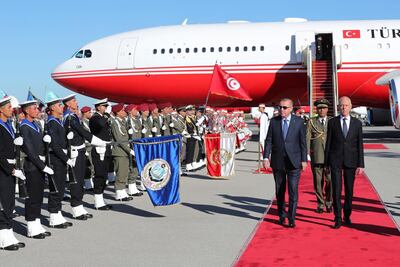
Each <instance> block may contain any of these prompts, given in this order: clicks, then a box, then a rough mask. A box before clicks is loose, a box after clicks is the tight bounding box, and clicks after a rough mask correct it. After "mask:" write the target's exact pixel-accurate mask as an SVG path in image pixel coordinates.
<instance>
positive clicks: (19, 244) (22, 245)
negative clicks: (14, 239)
mask: <svg viewBox="0 0 400 267" xmlns="http://www.w3.org/2000/svg"><path fill="white" fill-rule="evenodd" d="M15 245H17V246H18V247H19V248H24V247H25V243H23V242H18V243H17V244H15Z"/></svg>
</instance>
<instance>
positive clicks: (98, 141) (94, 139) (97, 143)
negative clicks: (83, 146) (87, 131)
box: [90, 135, 107, 147]
mask: <svg viewBox="0 0 400 267" xmlns="http://www.w3.org/2000/svg"><path fill="white" fill-rule="evenodd" d="M90 143H91V144H92V145H94V146H102V147H105V146H106V145H107V142H106V141H104V140H101V139H100V138H98V137H97V136H95V135H93V137H92V140H91V141H90Z"/></svg>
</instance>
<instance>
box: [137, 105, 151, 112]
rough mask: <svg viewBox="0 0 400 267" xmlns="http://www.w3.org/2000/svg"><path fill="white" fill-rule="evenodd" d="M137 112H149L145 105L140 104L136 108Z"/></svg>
mask: <svg viewBox="0 0 400 267" xmlns="http://www.w3.org/2000/svg"><path fill="white" fill-rule="evenodd" d="M138 110H139V111H146V110H149V105H147V104H140V105H139V106H138Z"/></svg>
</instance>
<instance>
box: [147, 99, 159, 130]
mask: <svg viewBox="0 0 400 267" xmlns="http://www.w3.org/2000/svg"><path fill="white" fill-rule="evenodd" d="M149 111H150V116H149V119H150V124H151V132H152V134H153V136H154V137H159V136H161V123H160V116H159V114H158V107H157V105H156V104H149Z"/></svg>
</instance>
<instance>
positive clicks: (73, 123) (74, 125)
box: [63, 94, 106, 220]
mask: <svg viewBox="0 0 400 267" xmlns="http://www.w3.org/2000/svg"><path fill="white" fill-rule="evenodd" d="M63 103H64V105H65V111H64V119H63V120H64V129H65V131H66V134H67V139H68V140H70V141H69V142H70V147H69V148H68V149H70V150H71V151H70V154H71V159H73V160H75V166H74V168H72V169H73V172H74V174H75V179H76V181H77V183H76V184H71V185H70V190H71V207H72V215H73V217H74V218H75V219H78V220H87V219H88V218H92V217H93V215H92V214H89V213H88V212H87V211H86V210H85V208H84V207H83V203H82V198H83V193H84V190H83V182H84V181H83V180H84V178H85V169H86V156H85V153H86V149H85V140H86V141H89V142H90V143H91V144H92V145H93V146H100V147H105V146H106V142H105V141H103V140H101V139H99V138H97V137H96V136H94V135H92V134H91V133H90V132H89V131H88V130H86V129H85V128H84V127H83V126H82V124H81V122H80V120H79V117H78V115H77V114H78V111H79V110H78V102H77V100H76V98H75V95H74V94H72V95H69V96H67V97H65V98H63Z"/></svg>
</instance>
